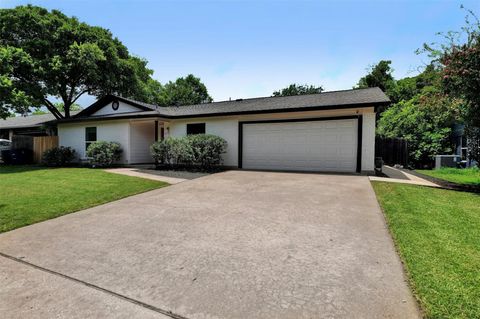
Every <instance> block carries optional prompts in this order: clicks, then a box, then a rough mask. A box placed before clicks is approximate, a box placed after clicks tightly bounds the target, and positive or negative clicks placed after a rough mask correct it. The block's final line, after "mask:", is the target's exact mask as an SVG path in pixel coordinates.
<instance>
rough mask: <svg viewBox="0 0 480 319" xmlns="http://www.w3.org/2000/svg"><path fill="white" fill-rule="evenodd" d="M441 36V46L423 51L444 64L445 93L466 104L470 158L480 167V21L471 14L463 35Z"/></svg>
mask: <svg viewBox="0 0 480 319" xmlns="http://www.w3.org/2000/svg"><path fill="white" fill-rule="evenodd" d="M462 8H463V6H462ZM439 34H440V35H441V36H442V37H443V38H442V40H441V41H440V42H439V43H434V44H433V45H430V44H424V48H423V50H419V51H420V52H427V53H429V56H430V57H432V58H433V59H434V61H435V62H436V63H438V64H440V66H441V68H442V70H443V78H442V84H443V88H444V91H445V93H446V94H447V95H449V96H455V97H458V98H461V99H462V100H463V108H462V111H463V121H464V122H465V124H466V130H465V131H466V134H467V137H468V139H469V144H470V145H469V146H470V147H469V150H470V154H469V157H470V158H471V159H474V160H476V161H477V162H478V163H479V166H480V151H479V149H480V148H479V146H478V145H479V144H480V142H479V141H480V21H479V19H478V18H477V16H476V15H475V13H474V12H473V11H471V10H467V16H466V19H465V25H464V26H463V27H462V29H461V31H449V32H447V33H439Z"/></svg>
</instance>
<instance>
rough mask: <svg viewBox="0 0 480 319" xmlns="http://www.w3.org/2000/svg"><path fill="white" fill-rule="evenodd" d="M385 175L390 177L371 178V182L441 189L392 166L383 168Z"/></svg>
mask: <svg viewBox="0 0 480 319" xmlns="http://www.w3.org/2000/svg"><path fill="white" fill-rule="evenodd" d="M382 171H383V173H384V174H385V175H387V176H388V177H379V176H369V179H370V180H371V181H378V182H389V183H401V184H411V185H420V186H430V187H440V186H439V185H437V184H435V183H432V182H430V181H427V180H426V179H423V178H421V177H418V176H415V175H413V174H409V173H408V172H406V171H404V170H399V169H397V168H394V167H391V166H387V165H385V166H383V170H382Z"/></svg>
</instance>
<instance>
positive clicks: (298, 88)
mask: <svg viewBox="0 0 480 319" xmlns="http://www.w3.org/2000/svg"><path fill="white" fill-rule="evenodd" d="M322 92H323V87H322V86H314V85H307V84H305V85H301V84H295V83H294V84H290V85H289V86H287V87H286V88H284V89H281V90H278V91H275V92H273V96H291V95H303V94H315V93H322Z"/></svg>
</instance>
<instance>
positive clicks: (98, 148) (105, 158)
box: [87, 141, 122, 167]
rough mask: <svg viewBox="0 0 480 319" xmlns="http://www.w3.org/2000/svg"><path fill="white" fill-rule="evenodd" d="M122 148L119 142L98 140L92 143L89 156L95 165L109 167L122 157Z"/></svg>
mask: <svg viewBox="0 0 480 319" xmlns="http://www.w3.org/2000/svg"><path fill="white" fill-rule="evenodd" d="M121 154H122V149H121V147H120V144H119V143H117V142H105V141H98V142H94V143H92V144H90V145H89V146H88V149H87V156H88V158H89V162H90V164H91V165H92V166H93V167H95V166H98V167H109V166H112V165H113V164H114V163H115V162H116V161H118V160H119V159H120V155H121Z"/></svg>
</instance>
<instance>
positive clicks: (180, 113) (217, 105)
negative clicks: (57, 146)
mask: <svg viewBox="0 0 480 319" xmlns="http://www.w3.org/2000/svg"><path fill="white" fill-rule="evenodd" d="M116 99H117V100H120V101H123V102H125V103H129V104H131V105H134V106H136V107H138V108H139V109H140V110H141V111H139V112H130V113H118V114H109V115H101V116H92V114H93V113H95V112H96V111H98V110H99V109H100V108H101V107H103V106H105V105H106V104H108V103H110V102H111V101H113V100H116ZM389 103H390V100H389V98H388V97H387V96H386V95H385V93H383V92H382V90H380V89H379V88H367V89H354V90H344V91H331V92H323V93H318V94H307V95H295V96H279V97H260V98H251V99H238V100H233V101H223V102H213V103H204V104H196V105H186V106H168V107H161V106H157V105H152V104H148V103H143V102H140V101H135V100H132V99H127V98H124V97H120V96H115V95H107V96H104V97H102V98H100V99H99V100H98V101H96V102H95V103H93V104H92V105H91V106H89V107H88V108H86V109H84V110H83V111H81V112H80V113H79V114H77V115H76V116H74V117H72V118H71V119H63V120H60V122H72V121H82V120H96V119H99V120H100V119H118V118H135V117H139V118H141V117H163V118H187V117H190V118H191V117H204V116H222V115H237V114H258V113H278V112H294V111H312V110H328V109H342V108H355V107H368V106H373V107H377V106H380V105H387V104H389Z"/></svg>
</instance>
